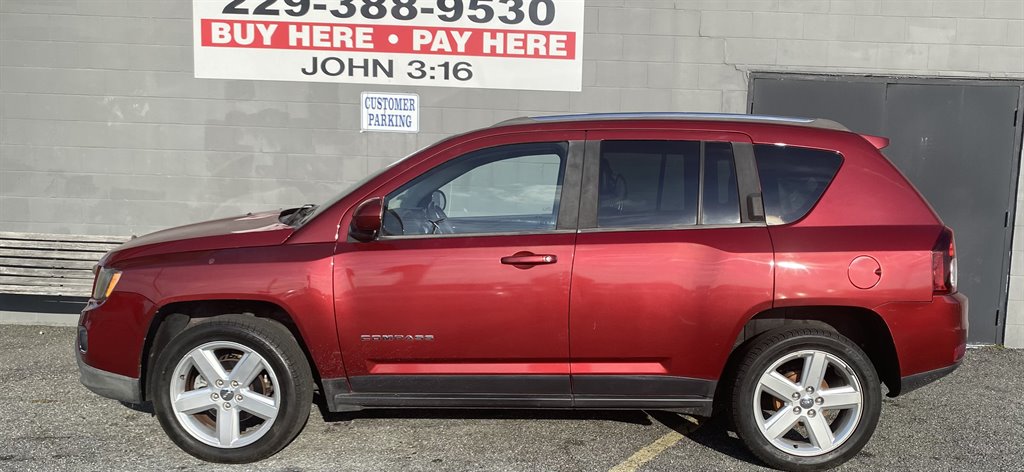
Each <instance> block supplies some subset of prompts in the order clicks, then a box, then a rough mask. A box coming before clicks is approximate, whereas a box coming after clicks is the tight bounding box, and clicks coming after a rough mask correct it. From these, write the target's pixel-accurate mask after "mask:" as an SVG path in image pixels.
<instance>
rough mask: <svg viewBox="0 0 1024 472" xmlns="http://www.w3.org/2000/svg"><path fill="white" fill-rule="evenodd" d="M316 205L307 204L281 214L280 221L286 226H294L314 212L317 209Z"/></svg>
mask: <svg viewBox="0 0 1024 472" xmlns="http://www.w3.org/2000/svg"><path fill="white" fill-rule="evenodd" d="M316 207H317V206H316V205H315V204H313V203H307V204H305V205H302V206H301V207H298V208H292V209H290V210H285V211H283V212H281V217H280V220H281V222H282V223H284V224H286V225H289V226H291V225H294V224H295V223H296V222H297V221H301V220H302V219H303V218H305V217H306V215H308V214H310V213H312V212H313V210H315V209H316Z"/></svg>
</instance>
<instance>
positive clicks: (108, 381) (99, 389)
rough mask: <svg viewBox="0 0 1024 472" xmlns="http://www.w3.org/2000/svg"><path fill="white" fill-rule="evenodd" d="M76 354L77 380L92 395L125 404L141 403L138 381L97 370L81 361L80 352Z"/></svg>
mask: <svg viewBox="0 0 1024 472" xmlns="http://www.w3.org/2000/svg"><path fill="white" fill-rule="evenodd" d="M75 351H76V352H77V353H78V354H77V357H78V379H79V381H80V382H82V385H85V388H87V389H89V390H92V391H93V393H95V394H97V395H100V396H103V397H107V398H112V399H114V400H119V401H122V402H126V403H142V391H141V389H140V388H139V379H133V378H131V377H125V376H123V375H120V374H115V373H113V372H107V371H105V370H102V369H97V368H95V367H93V366H91V365H89V364H86V363H85V361H84V360H82V352H81V351H79V350H78V349H75Z"/></svg>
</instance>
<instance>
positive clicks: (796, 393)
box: [793, 392, 800, 400]
mask: <svg viewBox="0 0 1024 472" xmlns="http://www.w3.org/2000/svg"><path fill="white" fill-rule="evenodd" d="M793 399H794V400H799V399H800V392H793Z"/></svg>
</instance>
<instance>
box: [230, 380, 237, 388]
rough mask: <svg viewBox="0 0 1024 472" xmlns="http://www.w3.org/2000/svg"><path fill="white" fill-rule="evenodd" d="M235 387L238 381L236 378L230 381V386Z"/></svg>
mask: <svg viewBox="0 0 1024 472" xmlns="http://www.w3.org/2000/svg"><path fill="white" fill-rule="evenodd" d="M235 387H238V381H237V380H232V381H231V388H235Z"/></svg>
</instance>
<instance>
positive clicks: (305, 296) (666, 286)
mask: <svg viewBox="0 0 1024 472" xmlns="http://www.w3.org/2000/svg"><path fill="white" fill-rule="evenodd" d="M666 136H671V137H673V138H672V139H697V140H706V141H716V140H717V141H732V142H746V143H754V144H778V145H787V146H800V147H806V148H814V149H823V150H833V151H838V152H840V153H841V154H842V156H843V162H842V166H841V168H840V170H839V171H838V174H837V175H836V176H835V178H834V179H833V181H832V183H831V184H830V185H829V187H828V189H827V190H826V191H825V193H824V195H823V197H822V198H821V199H820V201H818V203H817V204H816V205H815V206H814V208H813V209H812V210H811V211H810V212H809V213H808V214H807V216H805V217H804V218H802V219H800V220H798V221H796V222H793V223H790V224H786V225H777V226H776V225H763V224H762V225H760V226H758V225H753V226H745V227H737V228H694V229H680V230H672V231H607V232H580V233H577V232H576V231H564V232H555V233H550V234H536V235H500V236H494V235H491V236H479V237H473V236H469V237H455V238H410V239H400V240H388V239H381V240H375V241H371V242H366V243H361V242H356V241H353V240H350V239H349V238H348V237H347V231H348V228H349V226H350V224H351V219H352V213H353V211H354V209H355V207H356V206H357V205H358V204H360V203H361V202H363V201H366V200H367V199H369V198H373V197H383V196H385V195H387V194H388V193H389V192H391V191H393V190H395V189H397V188H398V187H400V186H401V185H403V184H405V183H406V182H408V181H409V180H411V179H412V178H414V177H416V176H418V175H419V174H421V173H423V172H424V171H426V170H428V169H430V168H433V167H435V166H437V165H438V164H440V163H442V162H446V161H447V160H449V159H452V158H454V157H457V156H460V155H462V154H465V153H466V152H469V151H473V150H477V149H481V148H485V147H490V146H496V145H501V144H510V143H519V142H524V141H528V142H539V141H584V140H588V139H589V140H599V139H604V138H608V139H625V138H628V139H665V137H666ZM880 144H881V142H880V141H878V140H871V139H867V140H866V139H865V138H863V137H861V136H859V135H857V134H854V133H850V132H845V131H839V130H829V129H820V128H812V127H807V126H791V125H785V124H771V123H762V122H749V121H742V120H739V121H728V120H700V119H693V120H682V121H681V120H668V119H666V120H655V119H651V120H602V121H585V120H581V121H572V120H568V121H558V122H534V123H528V124H514V125H507V126H497V127H492V128H487V129H483V130H478V131H474V132H470V133H467V134H464V135H461V136H456V137H453V138H450V139H448V140H445V141H442V142H440V143H438V144H435V145H433V146H431V147H428V148H426V149H424V150H422V151H420V152H418V153H416V154H414V155H412V156H410V157H409V158H407V159H404V160H402V161H400V162H398V163H397V164H395V165H393V166H392V167H390V168H388V169H386V170H385V171H384V172H382V173H380V174H379V175H377V176H375V177H373V178H370V179H369V180H368V181H366V182H365V183H364V184H363V185H361V186H359V187H358V188H355V189H353V190H352V191H350V192H349V193H348V194H346V195H344V196H342V197H341V198H339V199H338V200H337V201H335V202H333V203H332V204H331V205H329V206H326V207H324V208H321V209H319V210H318V213H317V215H316V216H315V217H314V218H313V219H312V220H310V221H309V222H307V223H306V224H304V225H303V226H301V227H299V228H297V229H296V228H293V227H292V226H288V225H285V224H282V223H280V222H279V221H278V215H277V213H261V214H255V215H249V216H245V217H240V218H228V219H222V220H217V221H212V222H207V223H199V224H196V225H190V226H185V227H182V228H176V229H172V230H166V231H161V232H158V233H154V234H152V235H147V236H143V237H140V238H137V239H134V240H132V241H131V242H129V243H126V244H125V245H124V246H122V247H120V248H118V249H117V250H115V251H113V252H111V253H110V254H108V255H107V256H106V257H105V258H104V259H103V260H102V261H100V264H101V265H102V266H104V267H112V268H116V269H118V270H121V271H123V276H122V277H121V280H120V283H119V284H118V285H117V287H116V290H115V291H114V292H113V293H112V295H111V296H110V297H109V298H107V299H106V300H104V301H102V302H95V301H94V302H91V303H90V304H89V306H88V307H87V308H86V310H85V311H84V312H83V315H82V318H81V319H82V322H81V324H82V326H84V327H85V328H86V329H87V330H88V335H89V339H90V346H89V349H88V352H86V353H85V354H83V359H84V361H85V362H86V363H87V364H88V365H91V366H93V367H96V368H99V369H103V370H107V371H110V372H114V373H117V374H120V375H124V376H127V377H132V378H139V377H140V376H141V375H142V369H143V367H142V366H143V365H144V363H145V362H146V358H145V357H144V349H145V347H146V345H147V344H146V343H147V341H151V339H150V338H149V337H150V336H152V334H153V330H152V327H153V325H154V323H155V322H156V321H157V320H159V319H160V316H162V315H165V314H167V310H168V308H167V307H173V306H174V305H173V304H175V303H180V302H193V301H203V300H253V301H259V302H265V303H270V304H274V305H276V306H278V307H280V308H281V309H282V310H284V311H285V312H286V313H287V314H288V315H289V316H290V318H291V320H292V321H293V322H294V325H295V329H296V330H297V332H298V334H299V336H300V337H301V342H302V344H303V345H304V346H305V347H306V349H307V350H308V352H309V355H310V358H311V360H312V361H313V364H314V367H315V370H316V372H317V373H318V374H319V375H320V377H322V378H349V379H351V378H354V377H358V376H364V375H395V374H427V375H429V374H452V375H459V374H520V375H532V374H566V373H573V374H598V375H601V374H609V375H673V376H683V377H692V378H700V379H710V380H715V379H718V377H719V376H720V375H721V374H722V371H723V367H724V366H725V363H726V361H727V359H728V358H729V355H730V354H731V352H732V351H733V349H734V347H735V341H736V340H737V339H738V337H739V336H740V334H741V332H742V330H743V329H744V326H746V324H747V322H748V321H749V320H750V319H751V318H752V317H754V316H755V315H757V314H758V313H761V312H763V311H765V310H768V309H772V308H784V307H814V306H840V307H856V308H860V309H864V310H870V311H873V312H874V313H876V314H877V315H878V316H879V317H880V318H881V319H882V320H884V322H885V324H886V325H887V327H888V329H889V331H890V333H891V336H892V338H893V341H894V343H895V348H896V352H897V354H898V364H899V366H898V367H899V373H900V375H901V376H904V377H905V376H908V375H912V374H917V373H922V372H926V371H929V370H933V369H938V368H941V367H944V366H948V365H951V364H953V363H955V362H957V361H959V359H960V357H962V355H963V348H964V346H965V344H966V330H967V319H966V298H964V297H963V296H962V295H960V294H952V295H935V294H933V291H932V279H931V273H932V272H931V264H932V254H931V251H932V247H933V245H934V243H935V241H936V239H937V238H938V237H939V235H940V233H941V232H942V231H943V225H942V223H941V221H940V220H939V218H938V217H937V216H936V214H935V213H934V211H932V210H931V208H930V207H929V206H928V204H927V203H926V202H925V201H924V200H923V198H922V197H921V196H920V195H919V194H918V192H917V191H916V190H915V189H914V188H913V186H912V185H910V184H909V183H908V182H907V180H906V179H905V178H903V176H902V175H901V174H900V173H899V172H898V171H897V170H896V169H895V168H894V167H893V166H892V164H890V163H889V162H888V161H887V160H885V159H884V158H882V157H881V156H880V154H879V153H878V150H877V149H876V147H878V146H879V145H880ZM520 251H529V252H531V253H533V254H544V255H553V256H555V257H556V258H557V263H552V264H549V265H537V266H532V267H529V268H526V269H523V268H520V267H516V266H514V265H507V264H501V263H499V261H500V259H501V258H502V257H506V256H510V255H514V254H517V253H519V252H520ZM863 255H870V256H871V257H872V258H874V259H875V260H877V261H878V263H879V264H880V266H881V267H882V268H884V271H885V272H884V275H883V276H882V277H881V278H880V279H879V281H878V283H877V284H876V285H875V286H874V287H872V288H871V289H870V290H863V289H859V288H857V287H855V286H854V285H853V284H851V283H850V279H849V273H848V270H849V267H850V261H851V260H853V259H855V258H857V257H859V256H863ZM635 313H643V314H644V316H642V317H638V316H634V315H633V314H635ZM158 315H159V316H158ZM366 334H386V335H411V336H415V335H432V336H433V341H423V342H419V341H416V342H390V343H389V342H383V341H382V342H366V341H362V339H361V336H362V335H366Z"/></svg>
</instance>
